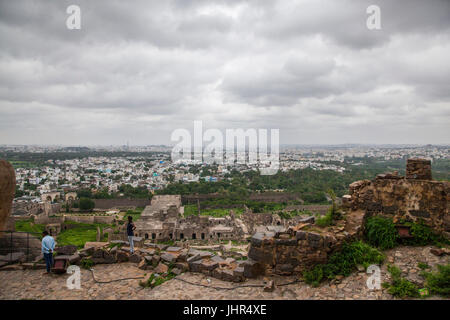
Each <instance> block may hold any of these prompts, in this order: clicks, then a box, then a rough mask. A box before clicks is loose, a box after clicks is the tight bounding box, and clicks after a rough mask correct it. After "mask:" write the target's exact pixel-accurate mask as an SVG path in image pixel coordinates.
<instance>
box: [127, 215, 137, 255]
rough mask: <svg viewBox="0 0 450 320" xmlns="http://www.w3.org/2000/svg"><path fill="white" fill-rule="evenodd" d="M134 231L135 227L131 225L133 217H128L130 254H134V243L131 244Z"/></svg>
mask: <svg viewBox="0 0 450 320" xmlns="http://www.w3.org/2000/svg"><path fill="white" fill-rule="evenodd" d="M134 230H136V226H135V225H134V223H133V217H132V216H128V224H127V235H128V242H129V243H130V253H134V243H133V237H134V232H133V231H134Z"/></svg>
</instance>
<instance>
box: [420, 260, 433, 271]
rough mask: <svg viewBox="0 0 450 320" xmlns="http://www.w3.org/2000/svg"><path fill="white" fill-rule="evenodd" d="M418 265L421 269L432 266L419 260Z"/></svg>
mask: <svg viewBox="0 0 450 320" xmlns="http://www.w3.org/2000/svg"><path fill="white" fill-rule="evenodd" d="M417 266H418V267H419V268H420V269H421V270H425V269H430V268H431V267H430V266H429V265H428V263H425V262H419V263H418V264H417Z"/></svg>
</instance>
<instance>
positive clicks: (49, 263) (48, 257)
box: [44, 253, 53, 272]
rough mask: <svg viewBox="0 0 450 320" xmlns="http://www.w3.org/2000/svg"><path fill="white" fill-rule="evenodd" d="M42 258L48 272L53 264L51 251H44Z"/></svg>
mask: <svg viewBox="0 0 450 320" xmlns="http://www.w3.org/2000/svg"><path fill="white" fill-rule="evenodd" d="M44 260H45V265H46V266H47V272H50V268H51V267H52V266H53V253H44Z"/></svg>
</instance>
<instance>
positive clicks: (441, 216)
mask: <svg viewBox="0 0 450 320" xmlns="http://www.w3.org/2000/svg"><path fill="white" fill-rule="evenodd" d="M406 172H407V177H406V178H405V177H401V176H399V175H398V173H397V172H394V173H387V174H379V175H378V176H377V177H376V178H375V179H374V180H372V181H370V180H361V181H356V182H354V183H352V184H351V185H350V194H349V195H345V196H344V197H343V199H342V205H343V207H344V208H345V209H346V215H345V218H344V219H343V220H339V221H338V223H337V225H336V226H332V227H328V228H319V227H318V226H315V225H306V226H305V225H300V226H299V227H297V228H292V227H291V228H290V229H288V230H287V232H278V233H276V232H262V233H259V232H258V233H256V234H255V235H254V236H253V237H252V239H251V246H250V249H249V253H248V257H249V258H250V259H251V260H252V261H255V262H256V263H259V264H260V265H261V266H262V267H263V268H262V269H263V270H264V272H265V273H269V274H270V273H274V274H291V273H296V272H300V271H303V270H305V269H308V268H310V267H312V266H314V265H316V264H320V263H325V262H326V261H327V260H328V257H329V255H330V254H331V253H333V252H334V251H336V250H338V249H340V247H341V246H342V244H343V243H344V242H345V241H353V240H356V239H359V238H361V237H362V234H363V227H364V221H365V219H366V218H367V217H370V216H373V215H385V216H390V217H392V218H393V220H394V221H395V222H399V221H400V220H405V221H413V222H418V221H419V220H421V221H423V222H424V223H425V224H427V225H429V226H430V227H431V228H433V229H434V230H435V231H437V232H439V233H441V234H443V235H444V236H447V237H448V236H449V235H450V217H449V211H448V210H449V209H448V208H449V202H450V192H449V191H450V182H447V181H432V180H431V166H430V162H429V161H428V160H424V159H410V160H408V162H407V170H406Z"/></svg>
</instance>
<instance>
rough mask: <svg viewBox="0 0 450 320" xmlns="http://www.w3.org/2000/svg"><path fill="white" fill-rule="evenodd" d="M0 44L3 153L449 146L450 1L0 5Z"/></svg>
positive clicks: (235, 0)
mask: <svg viewBox="0 0 450 320" xmlns="http://www.w3.org/2000/svg"><path fill="white" fill-rule="evenodd" d="M72 4H75V5H78V6H79V7H80V8H81V29H80V30H69V29H68V28H67V27H66V19H67V18H68V16H69V15H68V14H67V13H66V9H67V7H68V6H69V5H72ZM373 4H375V5H378V6H379V7H380V9H381V26H382V29H381V30H369V29H368V28H367V27H366V20H367V18H368V14H367V13H366V9H367V7H368V6H369V5H373ZM0 41H1V43H2V45H1V49H0V144H22V145H23V144H38V145H46V144H48V145H83V146H92V145H125V144H127V141H128V142H129V144H130V145H159V144H165V145H169V144H171V141H170V136H171V133H172V132H173V131H174V130H175V129H178V128H185V129H188V130H190V131H192V130H193V124H194V121H195V120H202V121H203V126H204V130H206V129H209V128H217V129H220V130H223V131H224V130H225V129H227V128H243V129H249V128H257V129H258V128H267V129H271V128H273V129H279V130H280V143H281V144H303V145H312V144H322V145H323V144H326V145H331V144H449V143H450V139H449V138H450V121H449V120H450V59H449V58H448V57H450V1H447V0H432V1H420V0H404V1H389V0H367V1H366V0H362V1H350V0H342V1H335V0H304V1H286V0H279V1H267V2H263V3H261V1H257V0H247V1H245V0H228V1H227V0H216V1H207V0H171V1H143V0H142V1H140V0H139V1H130V2H125V1H119V0H114V1H43V0H42V1H25V0H18V1H5V0H0Z"/></svg>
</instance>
